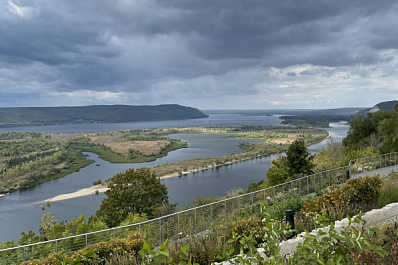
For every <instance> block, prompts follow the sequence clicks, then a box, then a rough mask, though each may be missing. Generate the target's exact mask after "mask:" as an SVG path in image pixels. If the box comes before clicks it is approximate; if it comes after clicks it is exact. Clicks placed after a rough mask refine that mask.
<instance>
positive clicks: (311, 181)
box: [0, 153, 397, 264]
mask: <svg viewBox="0 0 398 265" xmlns="http://www.w3.org/2000/svg"><path fill="white" fill-rule="evenodd" d="M396 154H397V153H391V154H384V155H378V156H375V157H367V158H360V159H356V160H351V161H350V163H349V165H348V166H345V167H341V168H335V169H331V170H326V171H322V172H318V173H316V174H312V175H309V176H305V177H301V178H298V179H295V180H292V181H289V182H285V183H282V184H279V185H276V186H273V187H270V188H266V189H262V190H258V191H254V192H251V193H247V194H242V195H239V196H236V197H231V198H227V199H223V200H219V201H217V202H213V203H210V204H206V205H202V206H199V207H194V208H191V209H188V210H183V211H179V212H176V213H173V214H169V215H166V216H162V217H159V218H155V219H151V220H148V221H145V222H141V223H136V224H131V225H126V226H120V227H115V228H110V229H105V230H100V231H95V232H90V233H85V234H80V235H75V236H70V237H64V238H57V239H53V240H48V241H44V242H38V243H32V244H28V245H23V246H15V247H10V248H7V249H1V250H0V261H1V264H4V262H7V264H17V263H20V262H22V261H25V260H30V259H33V258H42V257H46V256H47V255H48V254H50V253H53V252H58V251H64V252H66V253H72V252H73V251H76V250H78V249H81V248H84V247H86V246H89V245H91V244H95V243H97V242H101V241H109V240H111V239H115V238H122V237H125V236H126V235H127V234H128V233H129V232H130V231H139V232H140V233H141V234H143V236H144V239H145V240H146V241H147V242H148V243H149V244H150V245H152V246H157V245H160V244H161V243H163V241H165V240H166V239H167V238H168V239H169V240H184V238H186V239H187V238H189V237H190V236H192V235H195V234H198V233H206V231H208V230H209V228H211V229H212V230H213V231H215V232H217V233H218V234H219V235H226V234H227V233H229V231H228V230H227V225H219V226H217V227H214V226H215V224H220V223H224V224H227V223H228V222H232V221H236V220H238V219H239V217H238V212H239V211H240V210H241V209H243V208H244V207H246V206H251V205H255V204H257V203H261V202H262V201H263V200H268V201H269V202H270V203H275V202H277V201H278V200H281V199H284V198H287V197H289V196H291V195H293V194H298V195H307V194H311V193H314V192H315V191H317V190H321V189H324V188H327V187H329V186H331V185H332V184H337V185H340V184H342V183H344V182H346V181H347V178H348V177H349V176H351V174H356V173H359V172H363V171H369V170H372V169H376V168H381V167H386V166H390V165H393V164H394V165H397V155H396ZM392 157H393V158H394V160H392ZM347 172H348V173H347ZM348 174H349V175H348ZM212 226H213V227H212Z"/></svg>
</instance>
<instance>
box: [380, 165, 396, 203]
mask: <svg viewBox="0 0 398 265" xmlns="http://www.w3.org/2000/svg"><path fill="white" fill-rule="evenodd" d="M393 202H398V172H392V173H391V174H390V175H389V176H388V178H387V179H385V180H384V182H383V186H382V188H381V194H380V195H379V198H378V199H377V205H378V206H379V207H380V208H381V207H384V206H386V205H387V204H390V203H393Z"/></svg>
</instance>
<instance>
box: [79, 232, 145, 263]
mask: <svg viewBox="0 0 398 265" xmlns="http://www.w3.org/2000/svg"><path fill="white" fill-rule="evenodd" d="M143 245H144V239H143V237H142V235H141V234H140V233H138V232H136V231H133V232H131V233H129V234H128V235H127V237H126V238H121V239H113V240H111V241H108V242H99V243H97V244H94V245H91V246H88V247H86V248H84V249H81V250H79V251H77V252H75V253H74V254H73V255H72V259H75V258H76V257H80V256H82V255H84V253H86V252H87V251H90V252H91V251H92V252H93V253H94V254H95V256H94V257H89V261H90V264H92V263H96V264H103V263H104V262H105V260H107V259H109V258H110V256H112V255H118V254H124V253H128V256H129V258H130V259H131V260H135V259H136V256H137V255H138V252H139V251H140V250H141V249H142V248H143Z"/></svg>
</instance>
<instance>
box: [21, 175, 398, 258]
mask: <svg viewBox="0 0 398 265" xmlns="http://www.w3.org/2000/svg"><path fill="white" fill-rule="evenodd" d="M396 178H397V173H393V174H392V175H391V176H390V177H389V178H388V179H386V180H382V179H381V178H380V177H378V176H373V177H365V178H363V179H355V180H350V181H349V182H348V183H347V184H345V185H343V186H341V187H332V188H331V189H329V190H328V191H326V192H325V193H324V194H320V195H318V196H315V197H310V198H304V197H299V196H296V195H295V196H293V197H292V198H289V199H287V200H284V201H281V202H280V203H278V204H274V205H272V206H268V203H267V202H266V201H264V202H263V203H262V204H261V205H258V204H257V205H256V206H254V207H252V206H250V207H248V206H247V207H245V208H241V209H239V212H238V213H237V216H240V217H241V218H240V219H239V220H235V221H234V222H229V223H225V222H222V221H220V222H219V223H218V224H216V225H215V226H214V227H213V228H216V227H222V226H223V225H227V226H228V227H227V229H226V230H225V231H228V233H227V234H224V235H222V234H220V233H218V232H217V230H216V229H214V230H213V232H212V233H210V234H207V235H205V236H195V237H191V240H190V242H189V244H188V243H182V242H169V241H166V242H165V243H164V244H162V245H161V246H160V247H159V249H158V250H156V251H154V250H151V247H150V245H149V244H148V243H146V242H145V241H144V239H143V237H142V235H140V234H139V233H138V232H137V231H132V232H128V233H127V234H126V235H125V237H124V238H122V239H113V240H111V241H109V242H100V243H97V244H94V245H91V246H88V247H87V248H84V249H81V250H79V251H76V252H74V253H72V254H67V253H65V252H63V251H60V252H58V253H54V254H52V255H50V256H49V257H46V258H43V259H42V260H38V259H33V260H30V261H27V262H24V263H22V264H23V265H27V264H29V265H39V264H40V265H42V264H79V263H74V262H81V264H211V263H213V262H220V261H223V260H228V259H231V258H233V257H235V259H236V260H237V261H238V262H240V263H241V264H252V263H251V262H256V263H258V264H396V262H397V259H398V253H397V252H396V249H397V247H398V243H397V235H398V229H397V227H396V226H394V225H391V224H386V225H383V226H382V227H381V228H380V229H376V228H371V229H370V230H365V229H363V228H361V226H359V227H358V226H351V225H349V226H348V227H346V228H344V229H342V230H341V231H340V233H337V231H336V230H334V229H333V228H334V223H333V221H334V220H336V218H338V219H341V218H344V217H346V216H347V213H349V211H345V213H343V212H344V210H343V209H342V208H346V209H349V208H351V209H355V210H356V212H355V213H354V212H351V213H353V214H358V213H359V215H358V216H357V217H356V218H353V219H350V218H349V220H350V224H362V223H363V221H362V219H361V216H362V214H361V213H360V212H364V211H367V210H369V209H372V208H374V207H377V206H376V205H377V202H378V201H379V199H380V196H382V194H381V193H380V192H381V190H382V189H383V187H384V186H385V185H389V181H391V180H395V179H396ZM308 205H310V206H308ZM290 207H296V208H298V209H297V211H298V212H299V215H300V214H304V215H306V216H307V218H306V219H301V220H303V222H305V223H303V224H300V222H297V221H296V230H291V229H290V228H289V226H288V225H286V224H285V220H284V215H283V214H280V213H281V212H284V211H285V209H284V208H290ZM336 213H343V214H342V215H341V216H338V217H337V216H336ZM299 220H300V219H299ZM328 225H330V227H331V229H330V230H329V232H327V233H325V232H322V231H321V230H319V231H318V232H317V234H316V235H310V234H309V232H308V231H311V230H312V229H313V228H323V227H326V226H328ZM301 231H305V232H306V234H307V236H306V237H305V240H304V242H303V243H302V244H300V245H299V246H298V247H297V249H296V252H295V253H294V254H293V255H292V256H289V257H283V256H280V255H279V251H280V247H279V243H280V242H282V241H284V240H286V239H287V238H288V237H289V236H291V235H292V233H293V232H296V233H299V232H301ZM257 247H263V248H264V250H265V254H266V255H267V260H264V258H263V257H261V256H260V255H258V253H257V251H256V248H257ZM237 254H241V256H238V257H236V255H237Z"/></svg>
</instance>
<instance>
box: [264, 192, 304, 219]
mask: <svg viewBox="0 0 398 265" xmlns="http://www.w3.org/2000/svg"><path fill="white" fill-rule="evenodd" d="M302 207H303V199H302V197H301V196H299V195H297V194H294V195H293V196H292V197H290V198H289V199H285V200H282V201H280V202H277V203H275V204H273V205H272V206H270V207H269V208H268V209H267V210H266V211H267V213H269V215H270V216H271V218H273V219H278V220H283V219H284V218H285V216H286V210H293V211H294V212H299V211H300V210H301V209H302Z"/></svg>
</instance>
